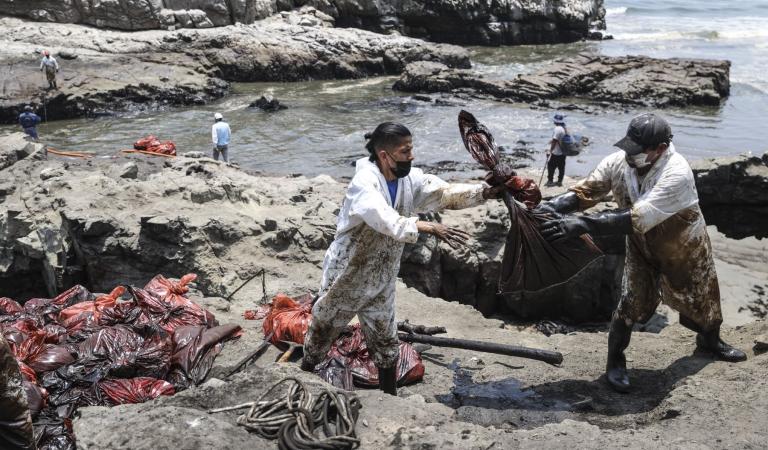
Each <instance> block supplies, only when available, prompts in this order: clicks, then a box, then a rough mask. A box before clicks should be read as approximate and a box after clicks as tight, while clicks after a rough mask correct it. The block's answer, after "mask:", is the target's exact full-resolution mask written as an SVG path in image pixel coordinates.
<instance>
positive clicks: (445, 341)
mask: <svg viewBox="0 0 768 450" xmlns="http://www.w3.org/2000/svg"><path fill="white" fill-rule="evenodd" d="M397 336H398V338H399V339H400V340H401V341H404V342H420V343H422V344H430V345H434V346H437V347H451V348H462V349H465V350H477V351H479V352H485V353H495V354H499V355H508V356H517V357H520V358H528V359H535V360H537V361H544V362H546V363H549V364H553V365H556V364H560V363H562V362H563V355H562V353H559V352H553V351H549V350H539V349H535V348H528V347H520V346H517V345H506V344H497V343H495V342H481V341H470V340H468V339H453V338H446V337H436V336H424V335H421V334H407V333H398V335H397Z"/></svg>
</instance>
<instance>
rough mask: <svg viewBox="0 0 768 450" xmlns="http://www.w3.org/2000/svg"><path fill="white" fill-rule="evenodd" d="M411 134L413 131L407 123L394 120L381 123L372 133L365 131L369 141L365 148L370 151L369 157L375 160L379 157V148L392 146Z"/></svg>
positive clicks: (383, 148)
mask: <svg viewBox="0 0 768 450" xmlns="http://www.w3.org/2000/svg"><path fill="white" fill-rule="evenodd" d="M409 136H411V131H410V130H409V129H408V128H406V127H405V125H402V124H399V123H392V122H383V123H380V124H379V126H377V127H376V129H375V130H373V132H372V133H365V139H366V140H367V141H368V142H367V143H366V144H365V148H366V149H367V150H368V153H370V156H369V159H370V160H371V162H375V161H376V160H377V159H378V156H377V155H376V152H377V151H378V150H386V149H389V148H392V147H394V146H396V145H397V144H399V143H400V142H401V141H402V140H403V138H407V137H409Z"/></svg>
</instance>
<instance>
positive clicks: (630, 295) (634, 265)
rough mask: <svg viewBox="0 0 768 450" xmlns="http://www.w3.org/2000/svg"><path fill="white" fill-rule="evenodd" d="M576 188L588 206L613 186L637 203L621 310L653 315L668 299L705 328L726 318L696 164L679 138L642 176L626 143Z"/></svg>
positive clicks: (631, 316)
mask: <svg viewBox="0 0 768 450" xmlns="http://www.w3.org/2000/svg"><path fill="white" fill-rule="evenodd" d="M570 190H571V191H572V192H574V193H576V195H577V196H578V198H579V209H581V210H584V209H587V208H590V207H592V206H594V205H596V204H597V203H599V202H600V201H601V200H602V199H603V198H604V197H605V196H606V195H607V194H608V193H610V192H612V193H613V198H614V201H615V202H616V203H618V207H619V208H620V209H624V208H631V214H632V227H633V229H634V232H633V233H632V234H630V235H629V236H628V239H627V243H626V249H627V250H626V252H627V256H626V263H625V264H626V265H625V269H624V277H623V281H622V294H621V300H620V303H619V306H618V309H617V310H616V313H615V317H616V318H620V319H624V320H625V321H626V322H627V324H628V325H629V324H631V323H634V322H645V321H646V320H648V319H649V318H650V317H651V315H653V313H654V311H655V310H656V307H657V306H658V304H659V302H660V301H663V302H664V303H665V304H667V305H669V306H671V307H672V308H673V309H675V310H677V311H678V312H680V313H681V314H682V315H684V316H685V317H687V318H689V319H691V320H692V321H693V322H695V324H696V325H698V327H699V328H701V330H703V331H708V330H712V329H715V328H717V327H719V326H720V324H721V323H722V321H723V317H722V313H721V310H720V289H719V286H718V281H717V273H716V272H715V263H714V260H713V258H712V246H711V244H710V241H709V235H708V234H707V228H706V224H705V222H704V217H703V216H702V213H701V210H700V209H699V206H698V203H699V199H698V195H697V193H696V184H695V180H694V177H693V172H692V171H691V168H690V166H689V165H688V162H687V161H686V160H685V158H683V156H682V155H680V154H679V153H677V152H676V151H675V148H674V145H673V144H671V143H670V147H669V148H668V149H667V151H666V152H664V154H662V156H661V157H660V158H659V160H658V161H656V163H655V164H654V165H653V167H652V168H651V169H650V171H649V172H648V173H647V174H646V175H645V176H644V177H642V178H640V177H638V175H637V170H636V169H634V168H632V167H630V166H629V165H628V164H627V162H626V158H625V152H623V151H618V152H616V153H613V154H611V155H609V156H607V157H606V158H605V159H603V160H602V161H601V162H600V164H599V165H598V167H597V168H596V169H595V170H594V171H593V172H592V173H591V174H590V175H589V176H588V177H587V178H585V179H584V180H582V181H581V182H579V183H578V184H576V185H575V186H573V187H572V188H571V189H570Z"/></svg>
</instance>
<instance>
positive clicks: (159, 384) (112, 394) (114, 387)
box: [98, 377, 176, 405]
mask: <svg viewBox="0 0 768 450" xmlns="http://www.w3.org/2000/svg"><path fill="white" fill-rule="evenodd" d="M98 386H99V389H101V392H102V394H104V396H105V397H107V398H109V399H110V400H111V401H112V403H114V404H116V405H122V404H124V403H144V402H146V401H149V400H152V399H155V398H157V397H160V396H161V395H173V394H174V393H176V390H175V389H174V388H173V385H172V384H171V383H169V382H167V381H165V380H158V379H156V378H148V377H138V378H129V379H118V380H102V381H100V382H99V383H98Z"/></svg>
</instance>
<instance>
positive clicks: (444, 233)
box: [301, 122, 505, 395]
mask: <svg viewBox="0 0 768 450" xmlns="http://www.w3.org/2000/svg"><path fill="white" fill-rule="evenodd" d="M366 139H368V144H367V145H366V148H367V149H368V152H369V153H370V156H369V157H366V158H362V159H360V160H358V161H357V164H356V170H355V176H354V177H353V178H352V181H351V182H350V183H349V187H348V188H347V193H346V196H345V198H344V202H343V203H342V205H341V210H340V212H339V215H338V219H337V224H336V237H335V239H334V241H333V243H332V244H331V246H330V247H329V248H328V251H327V252H326V254H325V259H324V261H323V277H322V282H321V286H320V292H319V297H318V300H317V302H316V303H315V304H314V306H313V308H312V322H311V323H310V326H309V331H308V332H307V335H306V337H305V339H304V359H303V360H302V363H301V368H302V369H303V370H307V371H312V370H313V369H314V367H315V366H316V365H317V364H319V363H320V362H322V360H323V358H325V355H326V354H327V353H328V350H330V347H331V344H332V343H333V341H334V340H335V339H336V338H337V337H338V336H339V333H340V332H341V331H342V329H343V328H344V327H345V326H346V325H347V324H348V323H349V321H350V320H352V318H353V317H354V316H355V315H357V316H358V318H359V319H360V325H361V327H362V330H363V334H364V336H365V342H366V345H367V346H368V351H369V352H370V353H371V357H372V358H373V361H374V363H375V364H376V367H377V368H378V374H379V383H380V388H381V390H382V391H384V392H386V393H389V394H392V395H397V384H396V383H397V360H398V356H399V353H398V352H399V347H398V346H399V341H398V339H397V327H396V325H395V286H396V283H397V274H398V272H399V269H400V257H401V256H402V254H403V248H404V246H405V244H406V243H414V242H416V240H417V239H418V237H419V234H420V233H427V234H432V235H434V236H437V237H438V238H439V239H441V240H443V241H444V242H446V243H447V244H448V245H450V246H451V247H458V246H462V245H466V242H467V240H468V239H469V235H468V234H466V233H465V232H463V231H461V230H457V229H453V228H449V227H446V226H445V225H442V224H440V223H436V222H425V221H421V220H419V218H418V217H417V213H420V212H431V211H440V210H443V209H462V208H469V207H471V206H474V205H478V204H480V203H482V202H484V201H485V200H486V199H488V198H498V197H499V196H500V195H501V193H502V191H503V190H504V189H505V188H504V186H503V185H502V186H500V187H488V186H486V185H484V184H458V183H453V184H449V183H446V182H445V181H443V180H441V179H440V178H438V177H436V176H434V175H428V174H425V173H423V172H422V171H421V170H420V169H416V168H411V162H412V161H413V159H414V156H413V141H412V137H411V132H410V131H409V130H408V128H406V127H405V126H403V125H401V124H396V123H390V122H385V123H382V124H380V125H379V126H378V127H376V130H375V131H373V133H368V134H366Z"/></svg>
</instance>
